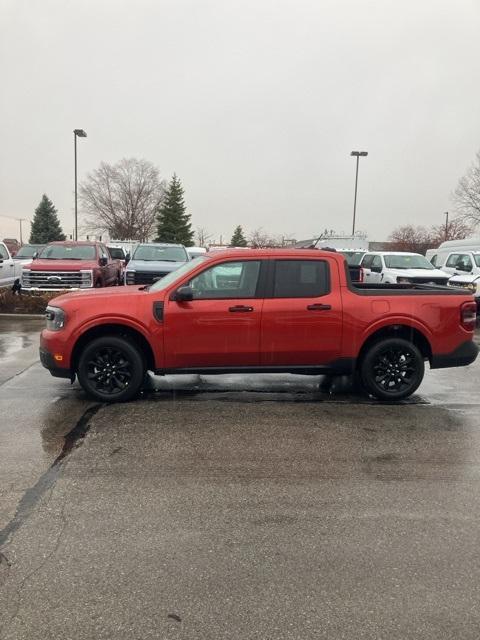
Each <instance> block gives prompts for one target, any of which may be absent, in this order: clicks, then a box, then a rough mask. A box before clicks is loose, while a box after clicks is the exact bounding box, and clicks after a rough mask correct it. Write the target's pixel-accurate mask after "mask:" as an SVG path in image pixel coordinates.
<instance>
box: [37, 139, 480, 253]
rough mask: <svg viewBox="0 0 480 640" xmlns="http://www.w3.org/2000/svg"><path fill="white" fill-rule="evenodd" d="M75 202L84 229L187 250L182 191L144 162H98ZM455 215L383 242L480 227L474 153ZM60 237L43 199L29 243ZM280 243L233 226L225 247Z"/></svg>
mask: <svg viewBox="0 0 480 640" xmlns="http://www.w3.org/2000/svg"><path fill="white" fill-rule="evenodd" d="M79 196H80V203H81V207H82V211H83V212H84V214H85V217H86V224H87V226H88V227H89V229H92V230H95V231H97V232H100V233H104V232H107V233H108V234H109V236H110V237H111V238H115V239H118V240H131V239H136V240H147V239H149V238H151V237H152V235H154V232H156V240H157V241H160V242H175V243H181V244H184V245H185V246H191V245H192V244H193V242H194V236H195V233H194V231H193V229H192V225H191V216H190V214H189V213H188V212H187V210H186V206H185V199H184V191H183V188H182V184H181V182H180V179H179V178H178V177H177V175H175V174H174V176H173V177H172V179H171V181H170V183H169V184H166V182H165V180H163V179H162V178H161V177H160V173H159V170H158V168H157V167H155V166H154V165H153V164H152V163H151V162H149V161H147V160H138V159H136V158H125V159H123V160H121V161H120V162H117V163H116V164H114V165H111V164H108V163H106V162H102V163H101V164H100V167H99V168H98V169H96V170H95V171H93V172H92V173H90V174H88V175H87V177H86V179H85V180H84V181H83V182H82V183H81V184H80V189H79ZM453 199H454V201H455V204H456V209H457V213H458V217H456V218H454V219H453V220H452V221H451V222H450V223H449V225H448V227H447V228H445V227H444V226H442V225H440V226H434V227H431V228H425V227H421V226H412V225H406V226H402V227H398V228H397V229H395V230H394V231H393V233H392V234H391V236H390V238H389V240H390V241H391V242H392V243H393V246H394V247H396V248H397V250H400V249H402V250H411V251H413V250H415V251H422V252H424V251H425V250H426V249H428V248H431V247H436V246H438V244H439V243H440V242H442V241H443V240H445V239H459V238H465V237H466V236H468V235H470V234H471V233H472V232H473V230H474V228H475V227H476V226H477V225H479V224H480V151H479V152H478V153H477V156H476V161H475V162H474V163H473V164H472V166H471V167H470V169H469V170H468V171H467V173H466V174H465V175H464V176H463V177H462V178H461V179H460V181H459V183H458V185H457V188H456V190H455V192H454V194H453ZM196 235H197V242H198V244H200V245H202V246H205V245H206V244H208V241H209V240H210V238H211V236H210V234H208V232H207V231H206V230H205V229H203V228H200V229H197V234H196ZM62 239H65V234H64V233H63V231H62V228H61V226H60V222H59V219H58V215H57V211H56V209H55V207H54V205H53V203H52V202H51V201H50V200H49V199H48V197H47V196H46V195H44V196H43V197H42V200H41V202H40V204H39V206H38V207H37V209H36V210H35V216H34V219H33V224H32V232H31V236H30V242H32V243H44V242H50V241H52V240H62ZM282 244H284V242H283V239H281V238H279V237H275V236H271V235H269V234H267V233H265V231H264V230H263V229H257V230H255V231H253V232H252V233H250V234H249V236H248V237H246V236H245V234H244V232H243V229H242V227H241V226H240V225H239V226H238V227H236V229H235V231H234V233H233V235H232V238H231V240H230V245H231V246H237V247H243V246H247V245H249V246H253V247H271V246H281V245H282Z"/></svg>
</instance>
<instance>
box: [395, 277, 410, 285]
mask: <svg viewBox="0 0 480 640" xmlns="http://www.w3.org/2000/svg"><path fill="white" fill-rule="evenodd" d="M397 283H398V284H409V283H410V280H409V279H408V278H404V277H403V276H398V277H397Z"/></svg>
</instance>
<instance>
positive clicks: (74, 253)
mask: <svg viewBox="0 0 480 640" xmlns="http://www.w3.org/2000/svg"><path fill="white" fill-rule="evenodd" d="M95 256H96V251H95V247H94V246H93V245H90V244H87V245H82V244H80V245H78V244H49V245H47V246H46V247H45V249H44V250H43V251H42V253H41V254H40V256H39V257H40V258H42V259H43V260H95Z"/></svg>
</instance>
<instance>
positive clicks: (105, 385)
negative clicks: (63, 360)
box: [77, 336, 146, 402]
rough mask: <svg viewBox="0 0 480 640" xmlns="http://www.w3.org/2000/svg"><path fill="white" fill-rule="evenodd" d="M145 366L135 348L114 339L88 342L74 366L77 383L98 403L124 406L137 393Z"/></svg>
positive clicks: (125, 342) (99, 339) (139, 352)
mask: <svg viewBox="0 0 480 640" xmlns="http://www.w3.org/2000/svg"><path fill="white" fill-rule="evenodd" d="M145 373H146V365H145V361H144V358H143V356H142V353H141V351H140V350H139V348H138V347H137V346H136V345H135V344H132V343H131V342H128V340H126V339H125V338H120V337H118V336H103V337H101V338H96V339H95V340H92V342H90V343H89V344H88V345H87V346H86V347H85V349H84V351H83V353H82V355H81V356H80V360H79V363H78V371H77V374H78V381H79V382H80V384H81V386H82V387H83V389H84V391H85V392H86V393H87V394H88V395H89V396H91V397H93V398H95V400H100V402H127V401H128V400H131V399H132V398H134V397H135V396H136V395H137V394H138V392H139V391H140V389H141V387H142V384H143V381H144V378H145Z"/></svg>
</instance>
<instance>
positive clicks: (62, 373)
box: [39, 347, 75, 381]
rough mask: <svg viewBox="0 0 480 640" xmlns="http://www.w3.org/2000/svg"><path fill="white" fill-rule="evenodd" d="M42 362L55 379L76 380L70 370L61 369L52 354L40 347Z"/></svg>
mask: <svg viewBox="0 0 480 640" xmlns="http://www.w3.org/2000/svg"><path fill="white" fill-rule="evenodd" d="M39 351H40V362H41V363H42V364H43V366H44V367H45V369H48V370H49V371H50V373H51V374H52V376H53V377H54V378H67V379H69V380H72V381H73V379H74V378H75V374H74V373H72V372H71V371H70V369H65V368H62V367H59V366H58V365H57V363H56V361H55V360H54V358H53V356H52V354H51V353H50V352H49V351H47V350H46V349H42V347H40V350H39Z"/></svg>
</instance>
